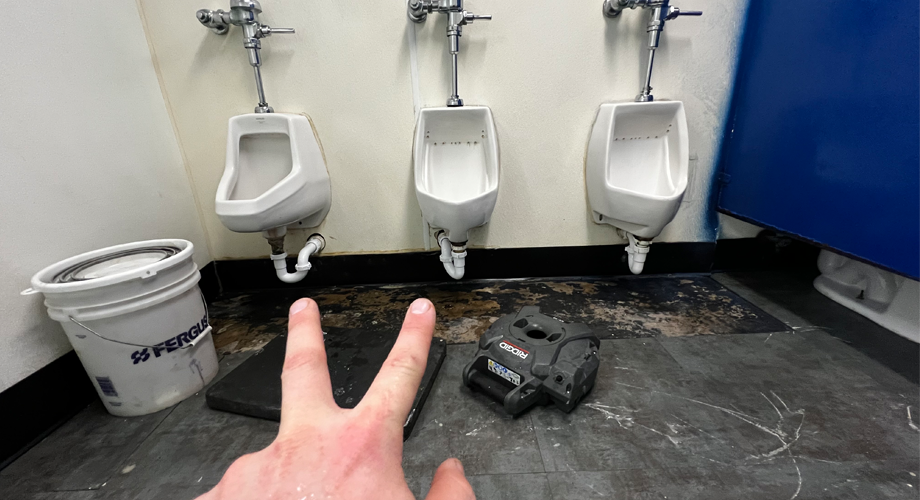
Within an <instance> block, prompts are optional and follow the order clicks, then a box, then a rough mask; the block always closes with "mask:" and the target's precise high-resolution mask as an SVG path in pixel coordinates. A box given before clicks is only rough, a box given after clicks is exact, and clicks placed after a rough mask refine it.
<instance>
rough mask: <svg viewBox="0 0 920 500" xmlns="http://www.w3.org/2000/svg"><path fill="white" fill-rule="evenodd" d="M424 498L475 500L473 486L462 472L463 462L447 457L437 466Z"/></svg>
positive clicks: (435, 499)
mask: <svg viewBox="0 0 920 500" xmlns="http://www.w3.org/2000/svg"><path fill="white" fill-rule="evenodd" d="M425 499H426V500H476V495H475V494H473V487H472V486H470V482H469V481H467V480H466V476H465V475H464V474H463V464H461V463H460V461H459V460H457V459H456V458H448V459H447V460H445V461H444V463H442V464H441V466H440V467H438V470H437V472H435V473H434V479H432V480H431V489H430V490H428V496H427V497H425Z"/></svg>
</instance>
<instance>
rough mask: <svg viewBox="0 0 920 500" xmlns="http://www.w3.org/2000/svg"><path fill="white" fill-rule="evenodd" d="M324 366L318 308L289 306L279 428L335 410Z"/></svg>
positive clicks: (306, 304)
mask: <svg viewBox="0 0 920 500" xmlns="http://www.w3.org/2000/svg"><path fill="white" fill-rule="evenodd" d="M335 406H336V405H335V400H334V399H333V398H332V383H331V382H330V380H329V368H328V365H327V364H326V347H325V346H324V345H323V328H322V326H321V325H320V314H319V307H317V305H316V302H313V301H312V300H310V299H300V300H298V301H297V302H294V304H293V305H292V306H291V310H290V316H289V319H288V338H287V351H286V352H285V355H284V371H283V372H282V374H281V428H282V431H284V429H285V428H286V427H287V428H289V427H290V426H291V425H293V423H294V422H298V421H304V420H303V417H305V416H309V415H311V414H315V413H316V412H317V411H321V410H325V409H329V408H333V407H335Z"/></svg>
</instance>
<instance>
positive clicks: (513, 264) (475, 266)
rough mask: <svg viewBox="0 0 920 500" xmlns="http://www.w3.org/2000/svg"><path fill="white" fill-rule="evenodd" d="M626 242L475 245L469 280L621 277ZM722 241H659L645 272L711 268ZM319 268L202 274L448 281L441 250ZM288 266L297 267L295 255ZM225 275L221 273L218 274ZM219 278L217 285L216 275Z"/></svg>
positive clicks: (342, 281) (231, 265)
mask: <svg viewBox="0 0 920 500" xmlns="http://www.w3.org/2000/svg"><path fill="white" fill-rule="evenodd" d="M625 248H626V247H625V245H605V246H584V247H539V248H501V249H485V248H475V249H469V250H467V253H468V256H467V259H466V264H467V267H466V275H465V276H464V278H463V279H465V280H466V279H514V278H532V277H542V278H552V277H562V276H618V275H626V274H630V272H629V268H628V267H627V264H626V252H625ZM715 252H716V244H715V243H710V242H700V243H655V244H654V245H652V251H651V253H649V259H648V261H647V262H646V264H645V274H674V273H702V272H709V271H710V269H711V268H712V263H713V261H714V258H715ZM311 262H312V263H313V269H312V270H311V271H310V274H309V276H308V277H307V279H306V280H304V281H303V282H302V283H300V284H299V285H288V284H285V283H282V282H281V281H279V280H278V278H277V277H276V276H275V269H274V267H273V265H272V262H271V260H269V259H268V258H267V257H266V258H264V259H252V260H228V261H216V262H214V263H213V264H214V270H215V271H216V273H215V274H214V275H213V276H204V275H203V276H202V282H206V281H209V280H210V282H209V283H206V284H205V285H203V286H206V287H207V288H208V289H211V290H212V289H215V288H217V289H219V290H220V291H222V292H236V291H242V290H266V289H278V288H292V287H297V286H330V285H357V284H380V283H418V282H436V281H446V280H449V279H450V278H449V277H448V276H447V274H446V273H445V272H444V267H443V265H442V264H441V261H440V260H438V252H436V251H431V252H409V253H389V254H350V255H325V256H324V255H322V254H320V255H318V256H316V257H314V258H313V259H311ZM288 268H289V269H293V268H294V259H289V262H288ZM218 277H219V278H218ZM215 279H219V283H218V284H217V285H216V286H215V284H214V282H213V280H215Z"/></svg>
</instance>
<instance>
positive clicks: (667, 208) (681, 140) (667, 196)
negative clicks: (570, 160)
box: [585, 101, 689, 274]
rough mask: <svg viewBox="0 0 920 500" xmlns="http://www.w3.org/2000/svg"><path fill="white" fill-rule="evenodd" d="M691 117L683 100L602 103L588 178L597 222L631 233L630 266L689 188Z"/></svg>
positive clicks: (638, 264) (637, 267)
mask: <svg viewBox="0 0 920 500" xmlns="http://www.w3.org/2000/svg"><path fill="white" fill-rule="evenodd" d="M688 163H689V146H688V137H687V116H686V114H685V113H684V104H683V103H682V102H680V101H655V102H623V103H613V104H603V105H601V107H600V109H599V110H598V112H597V119H596V120H595V122H594V128H593V130H592V131H591V137H590V139H589V140H588V152H587V156H586V160H585V182H586V184H587V188H588V201H589V203H590V205H591V210H592V212H593V216H594V221H595V222H597V223H599V224H610V225H612V226H615V227H617V228H619V229H621V230H622V231H623V232H625V233H627V236H628V239H629V243H630V244H629V247H628V248H627V252H629V262H630V270H631V271H632V272H633V273H635V274H639V273H641V272H642V268H643V263H644V262H645V256H646V254H647V253H648V245H649V241H650V240H651V239H652V238H654V237H656V236H658V235H659V234H660V233H661V230H662V229H664V226H666V225H667V224H668V223H669V222H671V220H672V219H673V218H674V215H675V214H677V209H678V208H679V207H680V201H681V199H682V198H683V196H684V191H685V190H686V189H687V173H688Z"/></svg>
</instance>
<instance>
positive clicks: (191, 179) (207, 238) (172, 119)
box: [135, 0, 216, 260]
mask: <svg viewBox="0 0 920 500" xmlns="http://www.w3.org/2000/svg"><path fill="white" fill-rule="evenodd" d="M135 5H136V6H137V14H138V16H140V21H141V28H142V29H143V30H144V38H145V39H146V40H147V48H148V49H149V50H150V60H151V62H152V63H153V71H154V73H156V76H157V82H158V83H159V86H160V94H161V95H162V96H163V106H164V107H165V108H166V114H167V116H169V124H170V125H172V129H173V136H174V137H175V138H176V147H178V148H179V156H180V157H181V158H182V166H183V168H184V169H185V175H186V177H187V178H188V183H189V189H190V190H191V191H192V201H193V202H194V203H195V208H196V210H197V212H198V224H199V225H200V226H201V232H202V233H203V236H204V244H205V247H206V248H207V249H208V257H209V259H210V260H215V257H216V255H215V254H214V249H213V247H212V243H211V235H210V232H209V231H208V224H207V222H206V220H207V219H205V213H204V209H203V208H202V206H201V197H200V196H199V195H198V189H197V187H196V185H195V176H194V175H192V168H191V165H190V164H189V160H188V155H187V154H186V152H185V146H184V145H183V143H182V136H181V135H180V134H179V126H178V125H177V120H176V115H175V113H174V112H173V106H172V102H171V101H170V100H169V93H168V92H167V91H166V82H165V81H164V79H163V72H162V71H161V70H160V58H159V56H158V55H157V51H156V48H155V47H154V44H153V40H152V39H151V37H150V27H149V26H148V23H147V14H146V12H144V6H143V4H142V0H135Z"/></svg>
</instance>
